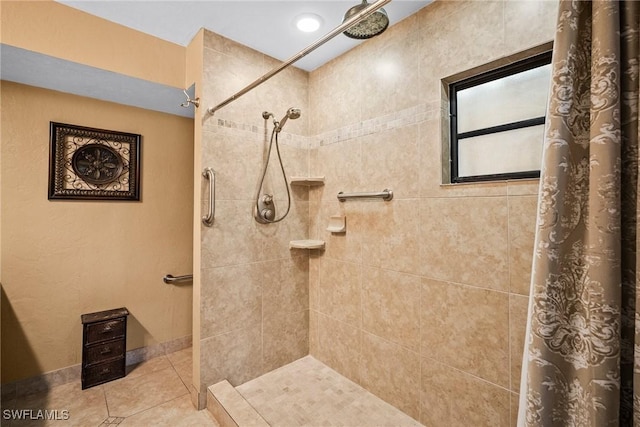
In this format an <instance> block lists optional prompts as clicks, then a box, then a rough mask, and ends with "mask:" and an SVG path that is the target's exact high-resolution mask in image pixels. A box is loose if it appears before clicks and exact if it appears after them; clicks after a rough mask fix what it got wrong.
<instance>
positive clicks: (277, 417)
mask: <svg viewBox="0 0 640 427" xmlns="http://www.w3.org/2000/svg"><path fill="white" fill-rule="evenodd" d="M236 389H237V390H238V392H240V394H241V395H242V396H243V397H244V398H245V399H246V400H247V401H248V402H249V404H250V405H251V406H253V407H254V408H255V409H256V411H258V413H259V414H260V415H261V416H262V418H264V420H265V421H266V422H267V423H269V425H271V426H272V427H293V426H296V427H301V426H314V427H315V426H352V427H355V426H360V427H365V426H367V427H368V426H376V427H381V426H395V427H400V426H416V427H417V426H421V425H422V424H420V423H419V422H417V421H416V420H414V419H413V418H411V417H409V416H408V415H406V414H405V413H403V412H401V411H399V410H398V409H396V408H395V407H393V406H391V405H389V404H388V403H386V402H384V401H383V400H381V399H379V398H377V397H376V396H374V395H373V394H371V393H369V392H368V391H366V390H365V389H363V388H362V387H360V386H359V385H357V384H356V383H354V382H352V381H350V380H349V379H347V378H345V377H343V376H342V375H340V374H338V373H337V372H336V371H334V370H333V369H331V368H329V367H327V366H326V365H324V364H323V363H321V362H319V361H318V360H316V359H314V358H313V357H312V356H306V357H303V358H302V359H299V360H297V361H295V362H293V363H290V364H288V365H286V366H283V367H282V368H279V369H276V370H275V371H271V372H269V373H267V374H265V375H262V376H261V377H258V378H256V379H254V380H252V381H249V382H247V383H245V384H243V385H241V386H239V387H236Z"/></svg>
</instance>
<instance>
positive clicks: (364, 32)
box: [342, 0, 389, 40]
mask: <svg viewBox="0 0 640 427" xmlns="http://www.w3.org/2000/svg"><path fill="white" fill-rule="evenodd" d="M367 6H369V3H367V0H362V3H360V4H359V5H357V6H353V7H352V8H351V9H349V10H347V13H345V14H344V19H343V20H342V22H345V21H346V20H347V19H349V18H351V17H352V16H354V15H355V14H357V13H358V12H361V11H362V10H364V9H365V8H366V7H367ZM388 26H389V17H388V16H387V12H385V10H384V9H383V8H380V9H378V10H376V11H375V12H373V13H372V14H371V15H369V16H367V17H366V18H364V19H363V20H361V21H360V22H358V23H357V24H354V25H352V26H351V27H349V28H347V29H346V30H345V31H344V33H343V34H344V35H345V36H347V37H350V38H352V39H360V40H363V39H370V38H371V37H375V36H377V35H378V34H381V33H383V32H384V30H386V29H387V27H388Z"/></svg>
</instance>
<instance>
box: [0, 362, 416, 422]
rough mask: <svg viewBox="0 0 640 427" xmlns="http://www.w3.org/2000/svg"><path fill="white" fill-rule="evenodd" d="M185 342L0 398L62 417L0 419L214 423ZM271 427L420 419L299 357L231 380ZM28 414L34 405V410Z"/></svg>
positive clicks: (9, 406) (12, 405) (6, 406)
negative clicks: (89, 376) (95, 381)
mask: <svg viewBox="0 0 640 427" xmlns="http://www.w3.org/2000/svg"><path fill="white" fill-rule="evenodd" d="M190 383H191V349H186V350H181V351H178V352H175V353H172V354H170V355H168V356H161V357H157V358H155V359H151V360H149V361H146V362H143V363H141V364H139V365H137V366H135V367H134V368H133V369H131V370H130V372H129V373H128V374H127V376H126V377H125V378H121V379H119V380H116V381H111V382H109V383H106V384H103V385H100V386H96V387H92V388H89V389H87V390H81V387H80V382H79V381H78V382H73V383H69V384H65V385H62V386H59V387H54V388H52V389H51V390H49V391H47V392H45V393H39V394H34V395H31V396H27V397H24V398H20V399H14V400H10V401H8V402H3V407H2V410H3V414H4V411H5V410H7V409H9V410H10V409H31V410H33V411H37V410H47V411H56V410H57V411H58V415H59V418H63V413H62V411H68V419H59V420H46V421H45V420H29V421H25V420H22V421H17V420H7V419H4V416H2V419H0V424H1V425H2V426H21V427H22V426H29V427H41V426H64V427H71V426H78V427H93V426H95V427H100V426H116V425H117V426H126V427H147V426H171V427H174V426H175V427H180V426H189V427H192V426H193V427H209V426H211V427H219V424H218V423H217V422H216V421H215V420H214V419H213V417H212V416H211V415H210V413H209V412H208V411H206V410H205V411H196V409H195V408H194V407H193V404H192V403H191V397H190V395H189V392H188V389H187V386H186V384H190ZM237 390H238V391H239V392H240V394H241V395H242V396H243V397H244V398H245V399H246V400H247V401H248V402H249V404H250V405H251V406H253V408H255V409H256V410H257V411H258V413H259V414H260V415H261V416H262V417H263V418H264V420H266V421H267V422H268V423H269V424H270V425H271V426H272V427H302V426H314V427H319V426H352V427H355V426H358V427H365V426H366V427H368V426H376V427H382V426H394V427H400V426H420V425H421V424H419V423H418V422H417V421H415V420H413V419H412V418H411V417H409V416H408V415H406V414H404V413H402V412H401V411H399V410H397V409H396V408H394V407H393V406H391V405H389V404H388V403H386V402H384V401H382V400H380V399H378V398H377V397H375V396H374V395H373V394H371V393H369V392H367V391H366V390H364V389H363V388H362V387H360V386H359V385H357V384H355V383H353V382H352V381H350V380H348V379H346V378H344V377H343V376H341V375H340V374H338V373H337V372H335V371H334V370H332V369H330V368H329V367H327V366H326V365H324V364H322V363H321V362H319V361H317V360H316V359H314V358H313V357H312V356H307V357H304V358H302V359H299V360H297V361H295V362H293V363H290V364H289V365H286V366H284V367H282V368H279V369H276V370H275V371H272V372H269V373H267V374H265V375H263V376H261V377H259V378H256V379H255V380H252V381H249V382H248V383H245V384H243V385H241V386H240V387H237ZM34 413H35V412H34Z"/></svg>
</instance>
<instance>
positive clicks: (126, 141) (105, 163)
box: [49, 122, 141, 200]
mask: <svg viewBox="0 0 640 427" xmlns="http://www.w3.org/2000/svg"><path fill="white" fill-rule="evenodd" d="M49 136H50V148H49V199H50V200H53V199H84V200H140V139H141V136H140V135H137V134H133V133H125V132H117V131H111V130H104V129H94V128H88V127H83V126H75V125H69V124H64V123H56V122H51V123H50V131H49Z"/></svg>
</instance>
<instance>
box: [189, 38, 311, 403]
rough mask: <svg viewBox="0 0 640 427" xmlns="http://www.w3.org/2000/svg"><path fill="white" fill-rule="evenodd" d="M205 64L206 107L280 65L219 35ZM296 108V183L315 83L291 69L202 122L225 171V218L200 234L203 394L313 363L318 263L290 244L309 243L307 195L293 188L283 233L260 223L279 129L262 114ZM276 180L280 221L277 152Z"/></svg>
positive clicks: (205, 151)
mask: <svg viewBox="0 0 640 427" xmlns="http://www.w3.org/2000/svg"><path fill="white" fill-rule="evenodd" d="M203 55H204V58H203V59H204V76H203V82H204V83H203V87H202V98H203V103H204V104H205V105H215V104H217V103H219V102H221V101H222V100H224V99H225V98H227V97H228V96H230V95H232V94H233V93H234V92H236V91H237V90H239V89H241V88H242V87H243V86H244V85H246V84H247V83H248V82H250V81H253V80H254V79H255V78H257V77H258V76H260V75H262V74H264V73H265V72H267V71H268V70H270V69H271V68H273V67H274V66H275V65H276V64H277V62H276V61H275V60H273V59H271V58H269V57H267V56H265V55H263V54H260V53H258V52H256V51H254V50H251V49H249V48H247V47H244V46H242V45H239V44H237V43H234V42H232V41H230V40H228V39H225V38H223V37H221V36H218V35H216V34H213V33H210V32H205V33H204V53H203ZM289 107H298V108H301V109H302V116H301V117H300V118H299V119H297V120H289V121H288V122H287V125H286V127H285V128H284V130H283V132H282V133H281V134H280V149H281V152H282V159H283V161H284V166H285V169H286V171H287V173H288V174H289V176H296V175H298V176H300V175H303V176H306V175H307V173H308V165H309V150H308V137H307V132H308V123H309V108H308V73H306V72H303V71H301V70H297V69H294V68H290V69H288V70H286V71H284V72H282V73H281V74H280V75H278V76H277V77H275V78H273V79H272V80H270V81H269V82H267V83H266V84H264V85H262V86H261V87H260V88H258V89H256V90H254V91H252V92H250V93H248V94H247V95H245V96H244V97H242V98H240V99H238V100H237V101H235V102H234V103H232V104H230V105H228V106H227V107H224V108H222V109H221V110H219V111H217V112H216V113H215V114H214V115H213V116H209V117H206V118H205V119H204V121H203V125H202V126H203V127H202V135H203V136H202V152H201V162H202V167H212V168H213V169H214V170H215V171H216V215H215V221H214V224H213V227H211V228H208V227H202V228H201V259H200V263H201V270H200V273H201V280H200V281H201V283H200V286H201V288H200V331H199V335H200V341H199V345H200V383H201V390H200V392H201V393H204V392H205V391H206V387H207V386H209V385H211V384H214V383H216V382H218V381H220V380H222V379H227V380H228V381H229V382H230V383H231V384H233V385H240V384H242V383H244V382H246V381H248V380H251V379H253V378H255V377H257V376H259V375H261V374H263V373H265V372H268V371H271V370H273V369H275V368H277V367H280V366H282V365H284V364H287V363H289V362H292V361H294V360H296V359H299V358H301V357H303V356H305V355H307V354H308V353H309V320H308V319H309V293H308V281H309V279H308V270H309V257H308V254H307V253H305V252H296V251H290V250H289V241H290V240H294V239H304V238H307V237H308V218H309V201H308V198H309V195H308V190H307V189H300V188H295V187H294V188H292V190H291V191H292V193H291V196H292V206H291V212H290V213H289V215H288V217H287V218H286V220H284V221H282V222H280V223H278V224H269V225H263V224H258V223H257V222H256V221H255V220H254V219H253V216H252V209H253V206H254V204H255V199H254V197H255V193H256V188H257V186H258V184H259V180H260V176H261V172H262V167H263V166H262V165H263V161H264V159H265V158H266V156H267V146H268V141H269V139H268V138H269V137H270V133H271V129H272V128H273V125H272V122H271V120H269V121H268V123H267V122H265V120H263V118H262V112H263V111H270V112H272V113H273V114H274V115H275V116H276V119H277V120H280V119H281V118H282V116H283V115H284V114H285V112H286V111H287V109H288V108H289ZM265 123H267V125H266V126H265ZM269 171H270V172H269V174H268V175H267V178H266V179H265V189H266V190H267V191H268V192H273V194H274V197H275V199H276V203H277V207H278V208H279V211H278V212H277V214H278V216H279V215H281V214H282V213H284V210H285V207H286V203H287V201H286V187H285V186H284V185H285V184H284V183H283V181H282V178H281V176H280V175H279V165H278V163H277V158H276V152H275V147H274V150H273V152H272V153H271V162H270V166H269ZM202 198H203V199H206V195H204V194H203V195H202Z"/></svg>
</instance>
